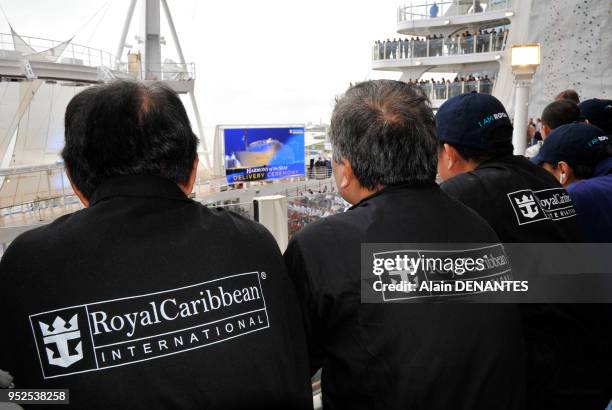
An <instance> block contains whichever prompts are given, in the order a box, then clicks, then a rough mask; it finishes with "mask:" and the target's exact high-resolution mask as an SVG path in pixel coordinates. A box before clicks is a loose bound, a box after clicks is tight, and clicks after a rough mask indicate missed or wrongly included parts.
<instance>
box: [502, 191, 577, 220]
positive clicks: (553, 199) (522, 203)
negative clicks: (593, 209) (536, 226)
mask: <svg viewBox="0 0 612 410" xmlns="http://www.w3.org/2000/svg"><path fill="white" fill-rule="evenodd" d="M508 200H509V201H510V204H511V206H512V209H513V210H514V214H515V215H516V220H517V222H518V224H519V225H526V224H530V223H533V222H539V221H545V220H552V221H557V220H560V219H565V218H571V217H573V216H575V215H576V210H575V209H574V205H573V203H572V200H571V198H570V196H569V194H568V193H567V192H566V191H565V190H564V189H563V188H550V189H542V190H539V191H532V190H530V189H523V190H520V191H515V192H510V193H508Z"/></svg>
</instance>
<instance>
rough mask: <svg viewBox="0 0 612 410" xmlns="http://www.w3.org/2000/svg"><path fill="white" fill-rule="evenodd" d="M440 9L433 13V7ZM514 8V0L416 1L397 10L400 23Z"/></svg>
mask: <svg viewBox="0 0 612 410" xmlns="http://www.w3.org/2000/svg"><path fill="white" fill-rule="evenodd" d="M434 3H435V5H436V6H437V7H438V12H437V13H432V7H433V6H434ZM510 7H512V0H480V1H478V0H447V1H433V0H416V1H413V2H412V3H411V4H409V5H405V4H404V5H402V6H400V7H398V9H397V21H398V23H401V22H404V21H411V20H427V19H433V18H444V17H454V16H463V15H468V14H480V13H487V12H493V11H499V10H505V9H509V8H510Z"/></svg>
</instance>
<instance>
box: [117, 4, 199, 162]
mask: <svg viewBox="0 0 612 410" xmlns="http://www.w3.org/2000/svg"><path fill="white" fill-rule="evenodd" d="M137 2H138V0H131V1H130V6H129V8H128V11H127V15H126V18H125V22H124V24H123V30H122V32H121V38H120V39H119V44H118V45H117V52H116V53H115V56H116V59H117V61H116V62H115V63H116V68H117V69H120V67H121V65H122V64H124V63H122V62H121V56H122V55H123V50H124V49H125V48H126V44H125V41H126V37H127V34H128V31H129V29H130V25H131V22H132V17H133V16H134V10H135V9H136V3H137ZM141 3H142V4H141V12H142V14H141V15H142V22H143V24H142V25H141V27H140V36H139V38H140V39H141V41H142V43H144V47H140V72H139V73H138V77H139V79H140V80H142V81H144V82H148V81H160V82H162V83H165V84H167V85H168V86H170V87H171V88H172V89H174V90H175V91H176V92H177V93H180V94H188V95H189V98H190V100H191V106H192V108H193V113H194V116H195V120H196V125H197V128H198V134H199V135H198V136H199V138H200V143H201V144H202V149H203V151H204V165H205V167H206V169H207V170H210V169H211V164H210V153H209V151H208V145H207V144H206V140H205V138H204V128H203V126H202V120H201V118H200V112H199V110H198V104H197V102H196V98H195V93H194V85H195V81H194V80H195V73H194V70H193V64H188V63H187V62H186V61H185V56H184V54H183V49H182V48H181V43H180V41H179V38H178V35H177V33H176V28H175V26H174V21H173V20H172V14H171V13H170V8H169V7H168V3H167V1H166V0H141ZM162 7H163V9H164V14H165V16H166V21H167V23H168V26H169V27H170V34H171V35H172V40H173V42H174V45H175V47H176V52H177V54H178V57H179V67H180V69H179V70H178V72H177V70H176V67H177V65H176V64H172V63H169V64H166V63H163V62H162V53H161V44H162V39H163V37H162V36H161V24H160V23H161V8H162ZM128 64H129V62H128ZM185 80H187V81H185Z"/></svg>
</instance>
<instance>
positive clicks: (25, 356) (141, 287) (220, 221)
mask: <svg viewBox="0 0 612 410" xmlns="http://www.w3.org/2000/svg"><path fill="white" fill-rule="evenodd" d="M0 277H1V283H2V295H1V299H0V305H1V306H0V311H2V312H3V313H4V319H3V331H2V337H0V368H1V369H4V370H8V371H10V372H11V373H12V374H13V376H15V384H16V386H17V387H18V388H69V389H70V402H71V406H70V407H71V408H79V409H111V408H113V409H124V408H125V409H217V408H253V407H263V406H265V407H266V408H270V407H275V406H278V407H282V408H294V407H301V408H309V407H312V396H311V390H310V380H309V375H308V370H307V353H306V345H305V339H304V331H303V326H302V323H301V320H300V319H301V318H300V313H299V306H298V304H297V303H296V301H295V292H294V290H293V287H292V286H291V283H290V280H289V278H288V276H287V274H286V270H285V267H284V264H283V260H282V257H281V254H280V252H279V250H278V247H277V245H276V242H275V241H274V239H273V238H272V236H271V235H270V234H269V233H268V231H267V230H266V229H265V228H263V227H262V226H261V225H259V224H257V223H254V222H252V221H249V220H247V219H245V218H242V217H240V216H238V215H235V214H233V213H231V212H227V211H224V210H213V209H209V208H206V207H204V206H202V205H201V204H199V203H197V202H194V201H192V200H190V199H188V198H187V197H186V196H185V195H184V194H183V193H182V191H180V189H179V188H178V187H177V185H176V184H174V183H172V182H171V181H169V180H165V179H163V178H159V177H144V176H143V177H122V178H115V179H111V180H109V181H107V182H105V183H104V184H103V185H102V186H100V187H99V188H98V189H97V190H96V191H95V193H94V194H93V196H92V198H91V205H90V207H89V208H86V209H83V210H81V211H78V212H75V213H73V214H71V215H67V216H64V217H61V218H59V219H57V220H56V221H54V222H53V223H51V224H50V225H48V226H45V227H42V228H38V229H34V230H32V231H29V232H26V233H25V234H23V235H21V236H20V237H18V238H17V239H16V240H15V241H14V242H13V243H12V244H11V245H10V247H9V248H8V249H7V251H6V253H5V254H4V256H3V258H2V262H1V265H0ZM94 345H95V348H94ZM60 408H65V407H62V406H60Z"/></svg>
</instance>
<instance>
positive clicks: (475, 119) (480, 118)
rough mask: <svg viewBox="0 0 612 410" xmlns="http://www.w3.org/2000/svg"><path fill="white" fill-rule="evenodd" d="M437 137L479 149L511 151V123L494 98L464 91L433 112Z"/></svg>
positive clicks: (502, 106) (504, 110) (501, 106)
mask: <svg viewBox="0 0 612 410" xmlns="http://www.w3.org/2000/svg"><path fill="white" fill-rule="evenodd" d="M436 130H437V134H438V139H439V140H440V141H442V142H446V143H449V144H451V145H459V146H462V147H465V148H470V149H473V150H476V151H482V152H508V151H509V152H512V123H511V122H510V118H509V117H508V113H507V112H506V109H505V108H504V105H503V104H502V103H501V102H500V101H499V100H498V99H497V98H495V97H493V96H492V95H489V94H482V93H467V94H461V95H458V96H456V97H453V98H451V99H450V100H448V101H446V102H445V103H444V104H442V105H441V106H440V108H439V109H438V113H437V114H436Z"/></svg>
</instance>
